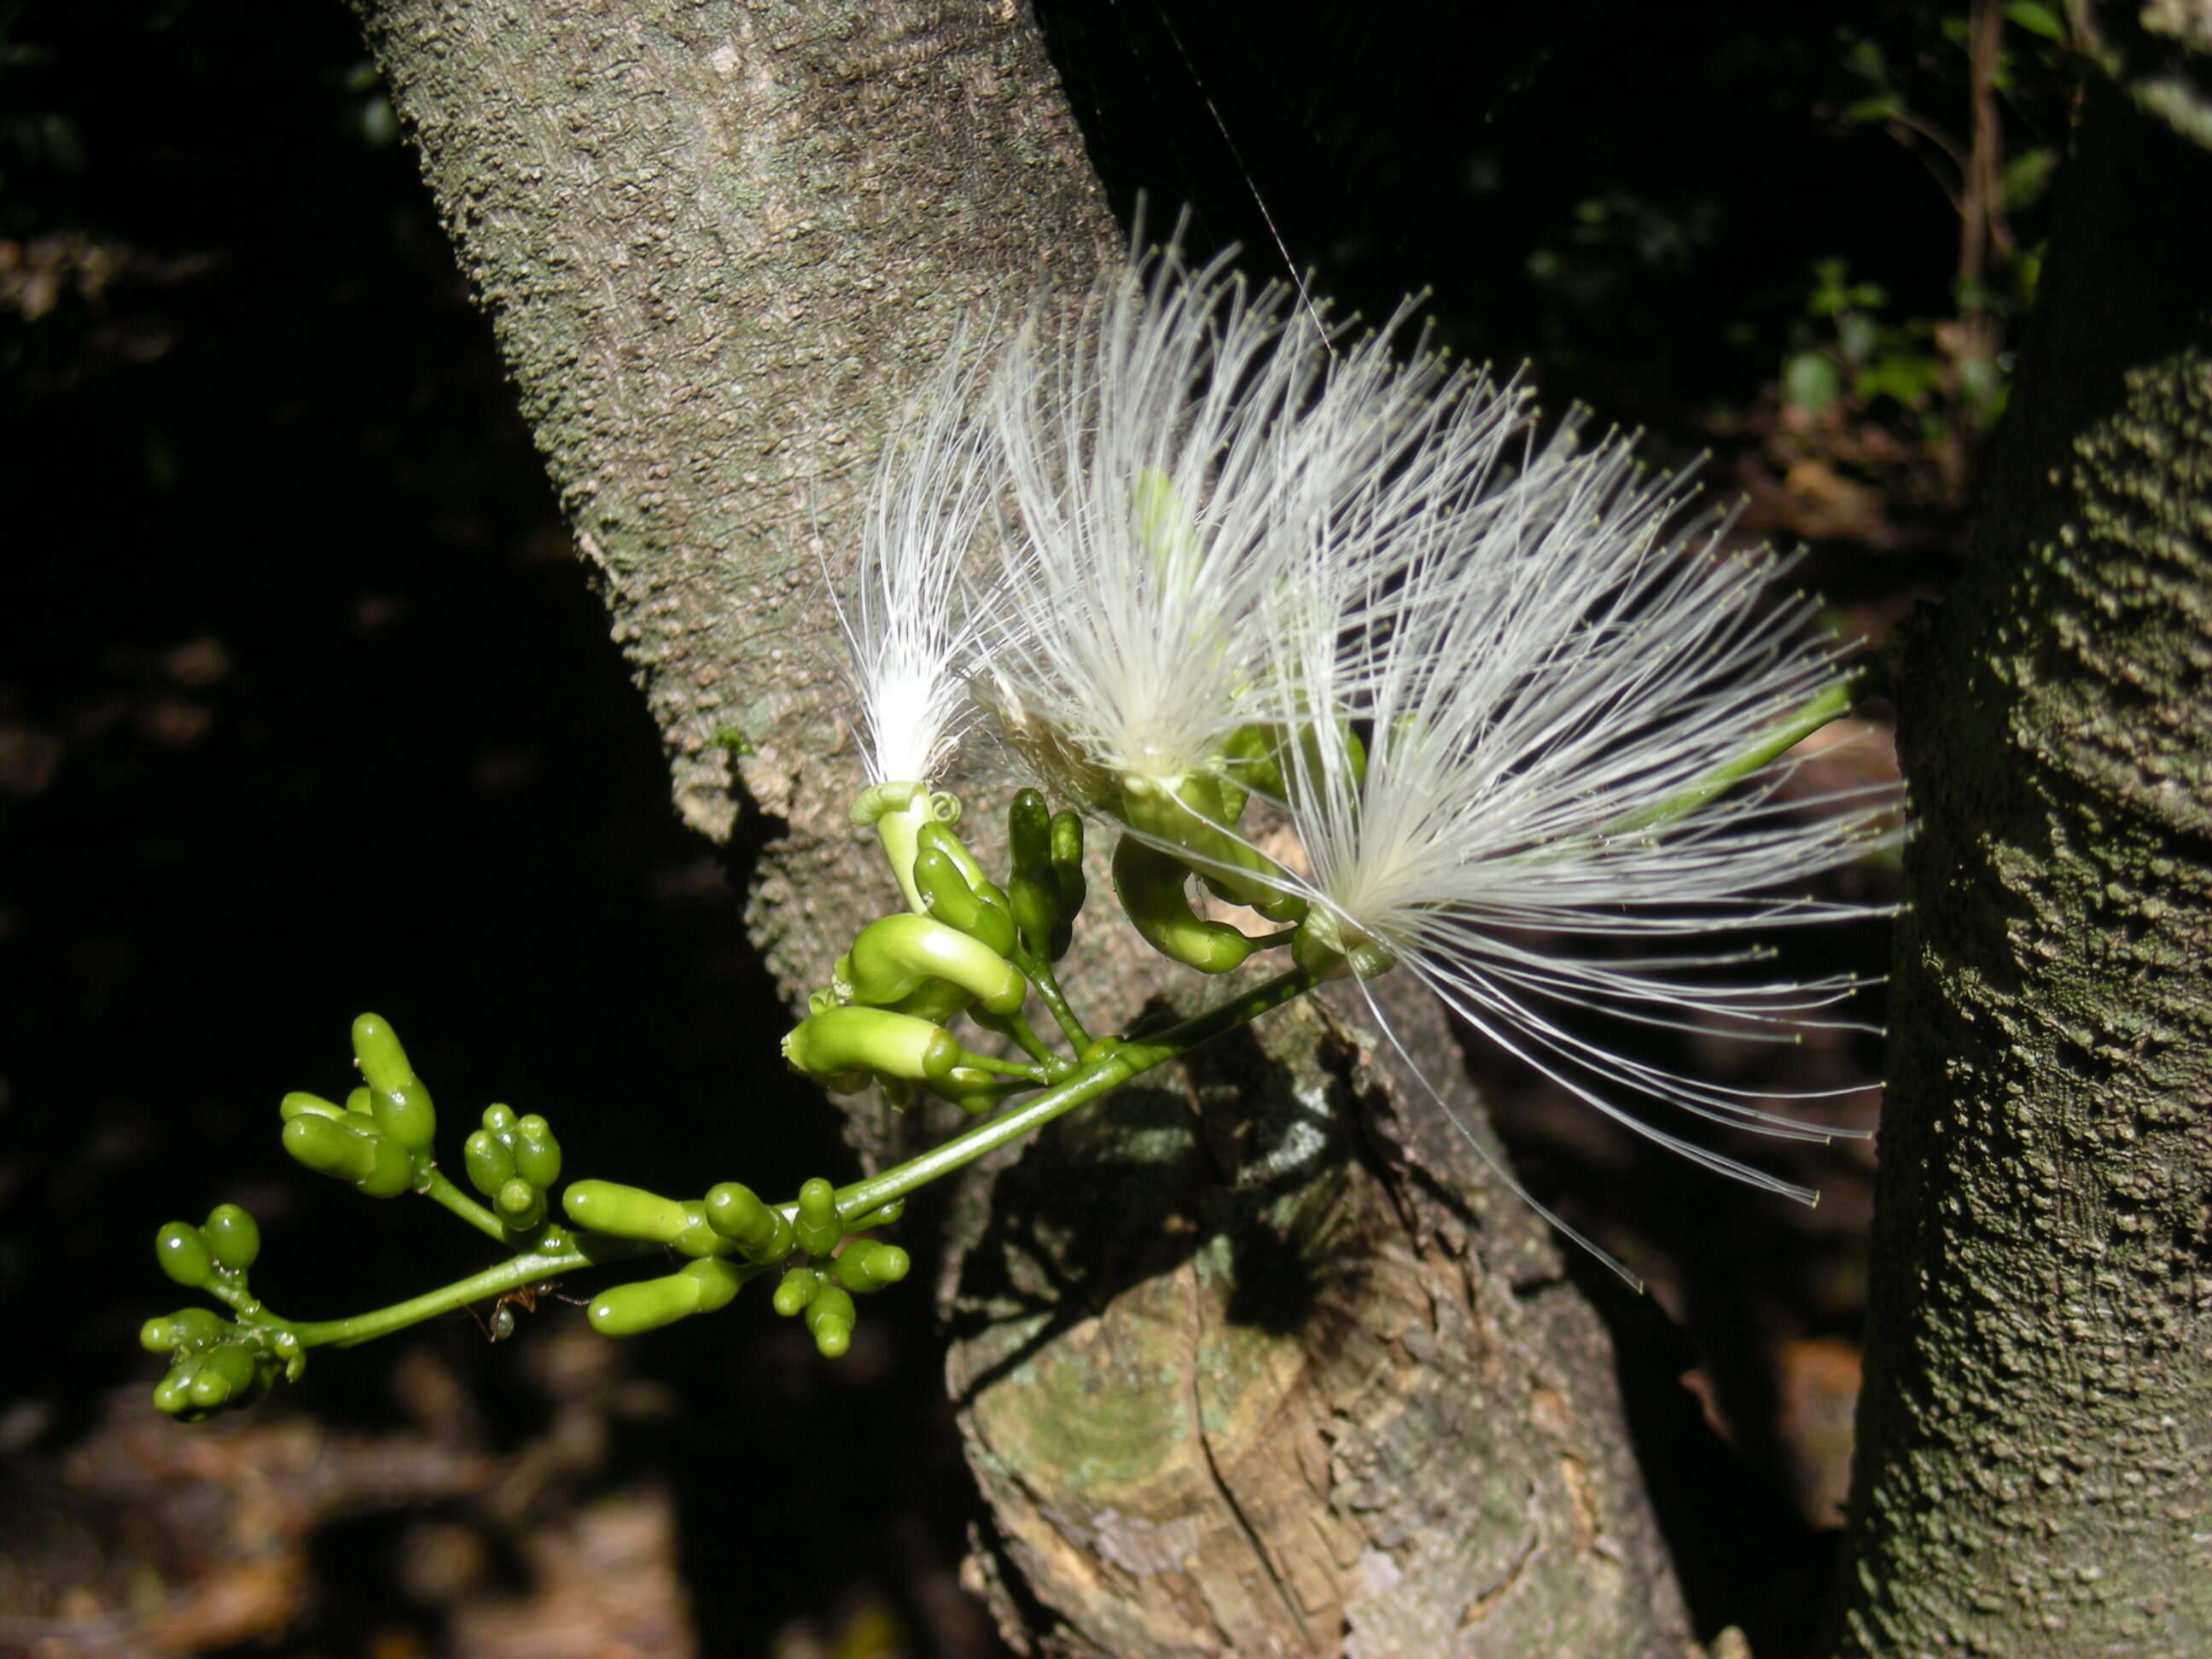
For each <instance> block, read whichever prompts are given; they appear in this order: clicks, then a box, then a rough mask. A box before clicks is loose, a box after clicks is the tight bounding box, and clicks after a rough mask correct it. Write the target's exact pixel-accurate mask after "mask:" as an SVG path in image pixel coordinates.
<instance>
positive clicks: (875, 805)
mask: <svg viewBox="0 0 2212 1659" xmlns="http://www.w3.org/2000/svg"><path fill="white" fill-rule="evenodd" d="M848 816H849V817H851V819H852V821H853V823H854V825H855V826H857V827H859V828H861V829H868V828H872V829H874V830H875V832H876V839H877V840H878V842H881V843H882V844H883V849H884V862H886V863H887V864H889V865H890V869H891V875H892V878H894V879H895V880H896V881H897V883H898V885H899V891H900V893H901V894H902V895H903V896H904V897H905V899H906V902H907V908H908V909H910V910H914V911H916V912H921V911H923V910H926V909H927V908H928V907H927V904H925V903H924V902H923V900H922V896H921V890H920V889H918V888H917V887H916V886H915V878H914V860H915V853H916V851H917V850H919V848H920V846H921V831H922V830H923V829H925V828H926V827H927V826H929V825H931V824H936V825H939V826H940V827H942V826H945V825H949V824H954V823H958V822H959V821H960V801H959V798H958V797H957V796H955V795H948V794H943V793H933V792H932V791H931V790H930V788H929V787H928V786H927V784H921V783H878V784H873V785H871V786H870V787H868V788H866V789H864V790H862V791H861V792H860V797H859V798H858V799H856V800H854V803H853V806H852V810H851V811H850V813H849V814H848Z"/></svg>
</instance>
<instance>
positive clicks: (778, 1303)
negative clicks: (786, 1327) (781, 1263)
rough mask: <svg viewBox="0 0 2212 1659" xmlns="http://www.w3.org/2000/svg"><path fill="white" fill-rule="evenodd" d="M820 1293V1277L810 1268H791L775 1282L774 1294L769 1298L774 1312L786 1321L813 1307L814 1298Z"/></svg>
mask: <svg viewBox="0 0 2212 1659" xmlns="http://www.w3.org/2000/svg"><path fill="white" fill-rule="evenodd" d="M821 1293H822V1275H821V1274H820V1273H817V1272H815V1271H814V1269H813V1268H811V1267H793V1269H792V1270H791V1271H790V1272H789V1273H786V1274H784V1276H783V1277H782V1279H780V1280H779V1281H777V1284H776V1287H775V1295H774V1296H773V1297H769V1301H770V1302H771V1303H772V1304H774V1306H775V1310H776V1311H777V1312H778V1313H780V1314H781V1315H782V1316H784V1317H785V1318H786V1319H789V1318H790V1317H791V1316H793V1314H797V1313H800V1312H803V1311H804V1310H806V1309H807V1308H809V1307H811V1306H812V1305H813V1302H814V1298H815V1297H817V1296H819V1295H820V1294H821Z"/></svg>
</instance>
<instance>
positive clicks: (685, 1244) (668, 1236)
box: [561, 1181, 729, 1256]
mask: <svg viewBox="0 0 2212 1659" xmlns="http://www.w3.org/2000/svg"><path fill="white" fill-rule="evenodd" d="M561 1207H562V1209H563V1210H565V1211H567V1212H568V1219H569V1220H571V1221H573V1222H574V1223H575V1224H576V1225H578V1226H579V1227H588V1228H589V1229H591V1231H593V1232H595V1233H606V1234H608V1235H610V1236H611V1237H616V1238H647V1239H651V1240H652V1241H653V1243H657V1244H666V1245H669V1246H671V1248H673V1249H678V1250H681V1251H682V1252H683V1253H684V1255H696V1256H708V1255H722V1254H723V1253H724V1252H725V1251H726V1250H727V1249H728V1248H729V1246H728V1243H727V1242H726V1240H724V1239H723V1238H722V1237H720V1235H719V1234H718V1233H716V1232H715V1231H714V1229H713V1228H712V1227H710V1226H708V1225H707V1206H705V1205H703V1204H700V1203H697V1202H693V1203H689V1204H683V1203H678V1201H677V1200H674V1199H672V1198H663V1197H662V1196H661V1195H660V1194H659V1193H649V1192H647V1191H646V1190H645V1188H642V1187H624V1186H622V1185H620V1184H619V1183H617V1182H612V1181H576V1182H570V1183H569V1184H568V1188H567V1190H566V1191H564V1192H563V1193H562V1194H561Z"/></svg>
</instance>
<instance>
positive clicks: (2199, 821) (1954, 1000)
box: [1827, 8, 2212, 1659]
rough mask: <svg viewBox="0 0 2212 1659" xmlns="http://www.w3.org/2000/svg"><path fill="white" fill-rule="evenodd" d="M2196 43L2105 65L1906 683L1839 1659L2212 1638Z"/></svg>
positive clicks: (2201, 166)
mask: <svg viewBox="0 0 2212 1659" xmlns="http://www.w3.org/2000/svg"><path fill="white" fill-rule="evenodd" d="M2111 10H2112V11H2113V12H2115V13H2118V12H2121V11H2123V10H2127V9H2120V8H2112V9H2111ZM2168 10H2169V11H2170V12H2171V11H2173V10H2175V9H2171V8H2169V9H2168ZM2144 15H2145V16H2146V17H2148V15H2149V13H2148V11H2146V12H2145V13H2144ZM2078 21H2081V22H2082V23H2084V24H2088V25H2094V24H2095V23H2096V22H2097V21H2099V20H2098V19H2096V18H2095V17H2094V16H2093V15H2088V14H2087V12H2085V14H2084V15H2082V17H2081V18H2080V19H2079V20H2078ZM2123 21H2124V20H2123ZM2088 33H2090V35H2091V38H2092V39H2093V40H2094V38H2095V30H2094V28H2093V27H2091V28H2090V29H2089V31H2088ZM2207 39H2208V40H2212V31H2208V34H2207ZM2128 56H2130V58H2132V56H2133V54H2132V53H2130V54H2128ZM2144 61H2148V60H2147V59H2146V60H2144ZM2208 61H2212V60H2208V59H2206V58H2201V57H2200V58H2197V60H2196V62H2197V64H2198V65H2199V67H2200V69H2201V67H2202V66H2203V64H2205V63H2206V62H2208ZM2114 66H2115V67H2116V68H2121V69H2122V71H2123V74H2124V75H2127V74H2130V70H2129V69H2128V68H2127V67H2126V66H2124V65H2123V64H2120V63H2119V62H2118V61H2117V59H2116V60H2115V62H2114ZM2171 69H2172V64H2171V63H2170V62H2165V61H2161V62H2160V75H2161V77H2162V78H2161V79H2160V81H2159V82H2158V85H2157V87H2156V88H2148V87H2140V86H2136V85H2132V84H2131V86H2130V90H2137V91H2142V92H2146V93H2148V94H2151V95H2147V96H2145V97H2143V98H2142V100H2141V101H2140V102H2139V103H2138V102H2137V101H2135V100H2131V99H2130V97H2129V96H2128V95H2126V94H2124V93H2123V92H2122V91H2120V90H2117V89H2115V88H2112V87H2109V86H2103V85H2100V86H2098V87H2095V88H2092V89H2091V92H2090V94H2089V97H2088V101H2087V107H2086V110H2085V112H2084V114H2083V116H2082V118H2081V124H2080V131H2079V133H2078V142H2077V146H2076V154H2075V157H2074V159H2073V160H2072V161H2070V162H2069V174H2068V178H2067V179H2066V181H2065V183H2064V185H2063V186H2062V187H2063V190H2064V191H2065V192H2066V194H2065V199H2064V201H2063V204H2062V210H2061V216H2060V218H2059V221H2058V223H2057V227H2056V228H2055V230H2054V232H2053V234H2052V237H2051V249H2050V253H2049V258H2048V263H2047V265H2046V269H2045V276H2044V279H2043V286H2042V291H2041V293H2040V295H2039V297H2038V301H2037V321H2036V324H2035V328H2034V331H2033V336H2032V337H2031V338H2030V340H2029V342H2028V348H2027V360H2026V362H2025V363H2024V365H2023V367H2022V369H2021V374H2020V376H2019V379H2018V381H2017V384H2016V386H2015V389H2014V392H2013V405H2012V412H2011V415H2010V416H2008V422H2007V426H2006V428H2005V430H2004V431H2003V433H2002V435H2001V436H2000V438H1999V441H1998V447H1997V452H1996V455H1995V456H1994V457H1993V460H1992V471H1991V474H1990V483H1989V491H1988V499H1989V507H1988V510H1987V513H1986V515H1985V517H1984V520H1983V523H1982V526H1981V528H1980V531H1979V532H1978V536H1977V538H1976V542H1975V545H1974V547H1973V549H1972V554H1971V557H1970V563H1969V567H1968V569H1967V572H1966V576H1965V579H1964V580H1962V582H1961V583H1960V586H1959V588H1958V589H1957V591H1956V592H1954V594H1953V595H1952V596H1951V597H1950V599H1949V600H1948V603H1946V604H1945V605H1944V606H1943V608H1942V611H1941V612H1940V614H1939V615H1938V616H1937V617H1936V619H1935V621H1934V623H1933V624H1932V626H1931V627H1930V628H1929V629H1928V630H1927V632H1926V634H1925V635H1924V637H1923V638H1922V639H1921V640H1920V641H1918V643H1917V647H1916V655H1915V657H1914V659H1913V660H1912V661H1911V664H1910V665H1909V670H1908V674H1907V677H1906V678H1905V682H1904V690H1903V691H1902V693H1901V695H1900V697H1899V704H1900V707H1899V714H1900V727H1901V729H1900V750H1901V754H1902V757H1903V759H1904V762H1905V771H1906V775H1907V776H1908V777H1909V778H1910V779H1911V783H1912V788H1913V792H1914V795H1915V798H1916V803H1917V808H1918V818H1919V824H1920V829H1919V835H1918V837H1917V840H1916V842H1914V843H1913V845H1912V846H1911V849H1910V851H1909V852H1908V854H1907V857H1906V865H1905V894H1906V899H1907V902H1908V904H1909V906H1910V914H1909V915H1908V916H1907V918H1906V922H1905V927H1904V928H1903V931H1902V934H1901V937H1900V939H1899V945H1898V956H1897V968H1896V975H1895V989H1894V994H1893V1009H1892V1014H1891V1030H1892V1031H1893V1047H1892V1053H1891V1062H1890V1081H1889V1093H1888V1097H1887V1103H1886V1104H1885V1107H1884V1111H1883V1119H1882V1132H1881V1133H1882V1139H1881V1175H1880V1185H1879V1195H1878V1200H1877V1212H1876V1217H1875V1258H1874V1267H1873V1279H1872V1284H1871V1308H1872V1314H1871V1320H1870V1329H1869V1343H1868V1354H1867V1360H1868V1381H1867V1386H1866V1389H1865V1393H1864V1394H1863V1397H1862V1400H1861V1404H1860V1410H1859V1427H1858V1445H1859V1462H1858V1467H1857V1472H1856V1475H1855V1486H1854V1491H1853V1495H1852V1502H1851V1511H1852V1527H1851V1534H1850V1541H1849V1544H1848V1547H1847V1556H1846V1559H1845V1565H1844V1573H1843V1576H1842V1578H1841V1580H1840V1582H1839V1585H1838V1604H1837V1609H1836V1613H1835V1617H1834V1624H1833V1628H1832V1635H1831V1638H1830V1641H1829V1644H1828V1646H1827V1650H1828V1651H1830V1652H1832V1653H1837V1654H1850V1655H1862V1654H1864V1655H1916V1656H1917V1655H1936V1654H1942V1655H1969V1654H1971V1655H1991V1656H1998V1655H2002V1656H2013V1655H2021V1654H2037V1655H2053V1656H2065V1655H2082V1656H2087V1655H2092V1654H2094V1655H2111V1654H2127V1655H2130V1656H2140V1659H2160V1656H2167V1659H2182V1656H2187V1655H2202V1654H2203V1653H2205V1652H2207V1651H2212V1202H2208V1194H2212V989H2208V984H2207V981H2206V977H2205V963H2206V962H2207V960H2208V959H2212V153H2208V150H2207V149H2206V148H2205V147H2204V143H2203V139H2202V138H2197V139H2192V138H2190V137H2184V136H2182V135H2181V129H2182V127H2183V126H2184V125H2186V124H2185V123H2179V122H2174V121H2172V120H2170V119H2168V118H2166V112H2158V111H2160V102H2161V100H2162V99H2163V100H2166V103H2167V106H2168V111H2167V112H2170V110H2171V107H2172V102H2171V94H2172V92H2173V82H2172V80H2171V79H2170V78H2164V77H2166V76H2168V75H2169V73H2170V71H2171ZM2184 82H2185V78H2184ZM2154 112H2157V113H2154ZM2202 131H2203V132H2204V133H2206V134H2212V125H2204V126H2203V129H2202Z"/></svg>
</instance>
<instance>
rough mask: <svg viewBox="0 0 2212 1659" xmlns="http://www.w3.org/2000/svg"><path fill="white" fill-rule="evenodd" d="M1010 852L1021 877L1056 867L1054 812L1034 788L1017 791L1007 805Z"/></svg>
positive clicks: (1008, 851)
mask: <svg viewBox="0 0 2212 1659" xmlns="http://www.w3.org/2000/svg"><path fill="white" fill-rule="evenodd" d="M1006 852H1007V855H1008V858H1009V860H1011V862H1012V866H1013V872H1014V873H1015V874H1016V875H1018V876H1020V875H1032V876H1035V875H1042V874H1044V873H1045V872H1048V870H1050V869H1051V867H1052V812H1051V811H1050V809H1048V807H1047V806H1046V805H1045V804H1044V797H1043V796H1042V795H1041V794H1039V793H1037V792H1036V790H1034V789H1017V790H1016V791H1015V792H1014V798H1013V799H1012V800H1011V801H1009V802H1007V803H1006Z"/></svg>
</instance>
